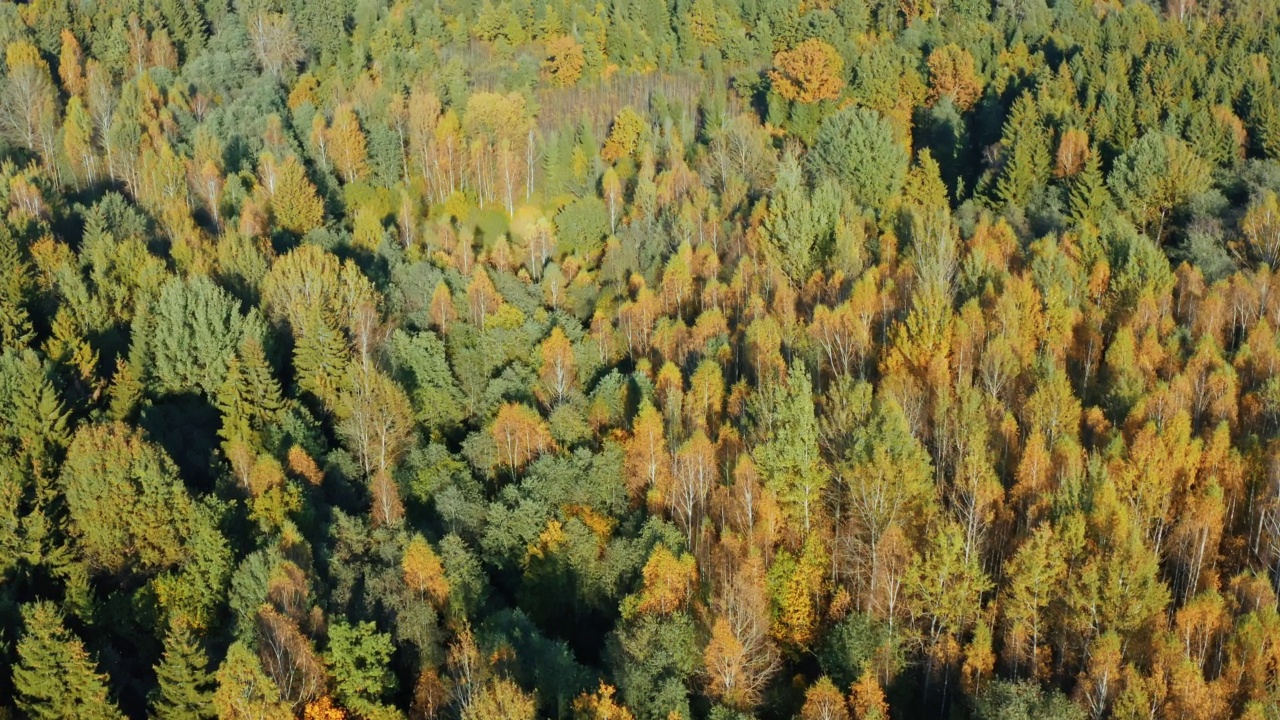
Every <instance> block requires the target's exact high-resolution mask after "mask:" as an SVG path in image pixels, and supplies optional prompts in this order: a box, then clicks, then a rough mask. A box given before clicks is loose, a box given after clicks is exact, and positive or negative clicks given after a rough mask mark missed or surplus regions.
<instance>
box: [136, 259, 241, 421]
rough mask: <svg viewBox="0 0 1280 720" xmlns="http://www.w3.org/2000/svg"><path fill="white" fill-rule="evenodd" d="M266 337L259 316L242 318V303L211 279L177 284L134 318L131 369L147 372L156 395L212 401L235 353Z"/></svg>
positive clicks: (180, 281) (183, 281)
mask: <svg viewBox="0 0 1280 720" xmlns="http://www.w3.org/2000/svg"><path fill="white" fill-rule="evenodd" d="M264 334H265V328H264V326H263V324H262V321H261V319H259V316H258V313H257V311H256V310H252V309H251V310H250V311H249V313H248V314H247V315H245V314H243V313H242V312H241V305H240V301H238V300H236V299H235V298H234V297H232V296H231V294H230V293H228V292H227V291H225V290H223V289H222V288H220V287H218V286H217V285H215V284H214V283H213V281H212V280H210V279H209V278H207V277H205V276H199V275H198V276H195V277H193V278H191V279H188V280H181V279H174V280H171V281H169V283H168V284H166V285H165V286H164V288H163V289H162V290H161V291H160V296H159V297H158V298H157V299H156V301H155V303H154V304H153V305H152V306H150V307H149V308H148V309H147V311H145V312H143V313H140V314H139V315H138V317H137V318H135V320H134V326H133V335H134V341H133V346H132V347H131V348H130V363H131V364H132V365H133V366H134V367H137V368H146V369H147V374H148V378H149V380H150V383H149V384H150V385H151V387H152V389H153V390H155V391H156V392H160V393H184V392H193V391H194V392H201V393H203V394H205V395H206V396H207V397H210V398H213V397H216V395H217V392H218V390H219V388H220V386H221V385H222V382H223V380H225V379H226V375H227V367H228V365H229V364H230V362H231V360H232V358H234V357H235V354H236V350H237V348H239V347H240V346H241V344H242V343H244V342H245V341H246V340H259V341H260V339H261V338H262V336H263V335H264Z"/></svg>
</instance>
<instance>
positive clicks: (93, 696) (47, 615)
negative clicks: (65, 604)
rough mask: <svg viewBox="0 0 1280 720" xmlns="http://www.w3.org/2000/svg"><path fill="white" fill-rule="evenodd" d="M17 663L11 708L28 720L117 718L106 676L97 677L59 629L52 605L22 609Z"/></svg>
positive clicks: (75, 640) (43, 603) (81, 647)
mask: <svg viewBox="0 0 1280 720" xmlns="http://www.w3.org/2000/svg"><path fill="white" fill-rule="evenodd" d="M22 625H23V633H22V637H21V638H20V639H19V640H18V664H17V666H15V667H14V668H13V685H14V690H15V698H14V701H15V704H16V705H17V706H18V709H19V710H20V711H21V712H22V713H23V715H24V716H25V717H28V718H32V719H33V720H70V719H71V718H77V719H78V720H116V718H123V717H124V715H122V714H121V713H120V711H119V710H118V709H116V706H115V704H114V703H112V702H111V700H110V698H108V696H107V684H106V680H107V678H106V676H105V675H102V674H100V673H98V671H97V668H96V667H94V663H93V660H92V659H90V657H89V653H88V652H86V651H85V649H84V645H83V644H82V643H81V642H80V639H79V638H77V637H76V636H75V635H73V634H71V632H69V631H68V630H67V629H66V627H65V626H64V625H63V622H62V616H61V615H60V614H59V613H58V610H57V608H55V607H54V605H53V603H50V602H46V601H40V602H34V603H29V604H27V605H25V606H23V608H22Z"/></svg>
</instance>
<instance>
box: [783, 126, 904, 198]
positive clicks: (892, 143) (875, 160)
mask: <svg viewBox="0 0 1280 720" xmlns="http://www.w3.org/2000/svg"><path fill="white" fill-rule="evenodd" d="M909 160H910V158H909V157H908V155H907V151H906V149H905V148H903V146H902V144H901V143H900V142H898V140H897V138H896V137H895V134H894V131H893V126H892V125H891V124H890V123H889V121H888V120H887V119H886V118H884V117H883V116H882V115H880V114H879V113H877V112H876V111H874V110H868V109H866V108H854V107H850V108H845V109H844V110H841V111H839V112H837V113H835V114H833V115H830V116H828V117H827V118H826V119H824V120H823V121H822V124H821V125H819V126H818V132H817V135H815V136H814V141H813V148H812V149H811V150H810V151H809V155H808V156H807V157H806V158H805V162H806V163H807V164H808V168H809V171H810V173H811V174H812V175H813V176H814V177H816V178H819V179H822V178H835V179H836V180H838V181H839V182H840V185H841V186H842V187H844V188H845V189H846V190H847V191H848V192H849V194H850V195H851V196H852V197H853V198H854V199H855V200H857V201H858V202H859V203H861V204H862V205H864V206H866V207H869V208H872V209H877V210H879V209H882V208H883V207H884V205H885V203H886V202H887V201H888V200H889V198H892V197H893V196H895V195H897V194H898V191H899V190H901V189H902V183H903V181H904V179H905V178H906V174H907V165H908V162H909Z"/></svg>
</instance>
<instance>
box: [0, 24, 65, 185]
mask: <svg viewBox="0 0 1280 720" xmlns="http://www.w3.org/2000/svg"><path fill="white" fill-rule="evenodd" d="M5 65H6V67H7V69H8V71H9V72H8V74H7V77H5V78H4V81H3V84H0V99H3V102H0V134H3V136H4V137H5V138H6V139H8V140H9V141H10V142H13V143H14V144H16V145H19V146H21V147H24V148H26V149H28V150H30V151H31V152H33V153H36V154H38V155H39V156H40V157H41V158H42V159H43V160H44V161H45V164H46V165H51V164H52V162H53V159H54V147H55V146H54V142H55V140H56V131H57V125H56V123H57V116H58V114H59V112H58V99H57V87H56V86H55V85H54V84H53V80H52V78H51V77H50V76H49V66H48V65H47V64H46V63H45V61H44V60H43V59H41V57H40V53H39V51H38V50H37V49H36V48H35V47H34V46H33V45H31V44H30V43H28V42H27V41H25V40H15V41H13V42H11V43H9V45H8V47H6V48H5Z"/></svg>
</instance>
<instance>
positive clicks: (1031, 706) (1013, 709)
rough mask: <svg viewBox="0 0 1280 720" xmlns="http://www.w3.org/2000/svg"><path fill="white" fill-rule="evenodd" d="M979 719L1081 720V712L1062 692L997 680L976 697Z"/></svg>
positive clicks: (1035, 685) (1082, 719)
mask: <svg viewBox="0 0 1280 720" xmlns="http://www.w3.org/2000/svg"><path fill="white" fill-rule="evenodd" d="M975 705H976V708H975V710H976V712H975V717H976V718H979V719H980V720H1084V718H1085V714H1084V712H1083V711H1082V710H1081V709H1080V708H1079V707H1078V706H1076V705H1074V704H1072V703H1071V701H1069V700H1067V698H1065V697H1064V696H1063V695H1062V693H1060V692H1057V691H1056V690H1050V691H1047V692H1046V691H1044V690H1042V689H1041V688H1040V686H1039V685H1038V684H1036V683H1032V682H1006V681H1003V680H997V681H996V682H993V683H991V686H990V687H988V688H987V690H986V691H985V692H984V693H982V695H980V696H979V697H978V700H977V702H976V703H975Z"/></svg>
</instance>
